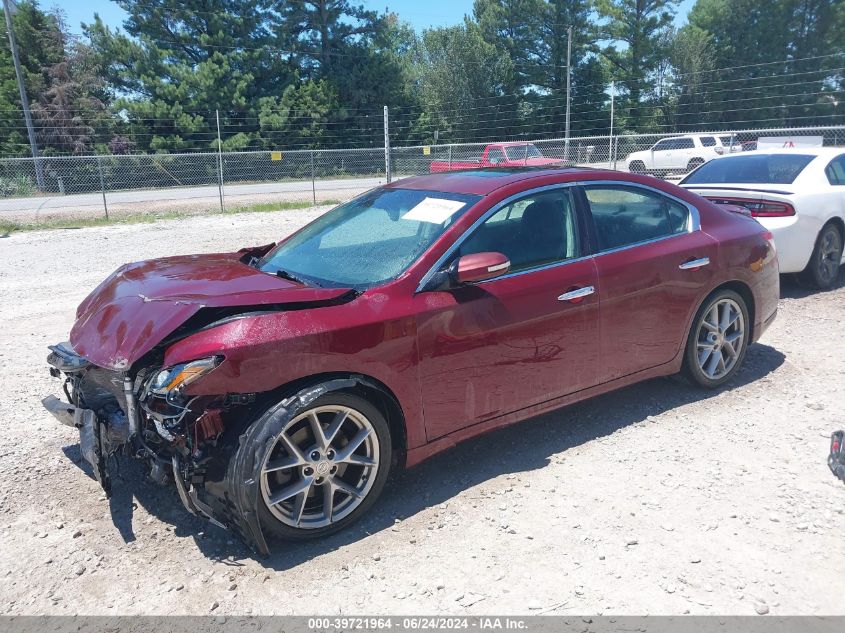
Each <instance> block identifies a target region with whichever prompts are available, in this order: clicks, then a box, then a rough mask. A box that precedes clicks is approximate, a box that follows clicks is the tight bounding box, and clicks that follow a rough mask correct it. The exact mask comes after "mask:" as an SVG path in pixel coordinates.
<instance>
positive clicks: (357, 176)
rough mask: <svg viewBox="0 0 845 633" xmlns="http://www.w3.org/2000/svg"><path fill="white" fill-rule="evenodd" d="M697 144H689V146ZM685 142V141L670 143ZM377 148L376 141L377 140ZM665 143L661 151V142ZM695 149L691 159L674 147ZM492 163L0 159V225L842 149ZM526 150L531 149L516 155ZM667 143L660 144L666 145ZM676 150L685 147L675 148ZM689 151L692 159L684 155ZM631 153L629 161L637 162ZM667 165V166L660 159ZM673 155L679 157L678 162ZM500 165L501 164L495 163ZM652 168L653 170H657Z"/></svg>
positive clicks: (559, 143)
mask: <svg viewBox="0 0 845 633" xmlns="http://www.w3.org/2000/svg"><path fill="white" fill-rule="evenodd" d="M692 136H698V137H699V139H698V140H695V141H694V142H692V141H690V140H689V139H690V138H691V137H692ZM679 139H686V140H679ZM379 141H380V142H382V141H383V139H379ZM664 142H665V143H664ZM691 142H692V144H693V146H694V147H695V148H698V147H701V144H702V142H703V143H705V144H707V146H706V147H703V148H702V149H703V150H707V151H706V152H703V153H702V154H701V155H700V156H699V155H697V154H696V155H694V154H695V152H694V151H692V150H689V149H687V150H686V153H685V152H684V151H674V152H673V151H664V150H666V149H667V148H668V150H672V149H676V150H677V149H680V150H683V149H684V148H683V147H677V148H676V147H674V146H675V145H679V144H680V145H684V144H689V143H691ZM519 143H520V144H522V146H521V147H515V148H512V149H511V150H508V149H507V148H506V149H505V151H506V152H508V155H507V156H504V157H503V158H502V160H498V159H496V160H488V158H491V159H492V158H493V157H492V156H491V157H487V156H485V149H486V148H487V147H488V146H489V145H491V144H490V143H463V144H452V145H420V146H413V147H394V148H390V149H389V150H388V151H387V152H386V150H385V149H384V147H382V146H381V145H380V146H379V147H372V148H366V149H345V150H344V149H337V150H291V151H284V150H282V151H250V152H223V153H190V154H154V155H127V156H63V157H42V158H40V159H38V160H39V163H40V167H41V169H42V172H43V182H42V186H41V187H40V188H39V187H38V186H37V184H36V183H37V178H36V169H35V167H36V166H35V161H34V160H33V159H31V158H29V159H24V158H7V159H0V220H5V221H8V222H16V223H24V224H39V223H43V222H45V221H49V220H53V219H56V218H61V219H67V220H73V219H77V218H94V217H105V218H115V217H125V216H131V215H141V214H156V215H162V214H173V213H202V212H215V211H216V212H219V211H237V210H250V209H255V210H264V209H272V208H284V207H285V206H287V207H288V208H295V207H297V206H310V205H316V204H320V203H334V202H336V201H341V200H346V199H349V198H351V197H353V196H355V195H358V194H359V193H362V192H364V191H366V190H368V189H371V188H373V187H376V186H378V185H380V184H383V183H385V182H386V181H387V178H388V173H390V174H391V176H392V178H393V179H396V178H402V177H405V176H412V175H418V174H425V173H429V172H430V171H433V170H435V169H436V170H441V171H445V170H450V169H461V168H469V167H474V166H477V167H487V166H492V165H493V164H494V163H495V164H529V165H530V164H536V163H537V162H538V159H542V158H545V159H550V160H552V161H556V162H557V164H562V165H580V166H590V167H603V168H610V169H620V170H632V171H647V172H649V173H653V174H655V175H658V176H661V177H666V178H670V179H672V178H679V177H680V176H682V175H683V174H684V173H686V172H687V171H688V170H689V168H691V167H694V166H695V165H696V164H697V163H698V162H699V161H700V160H709V159H710V158H712V157H715V156H716V155H718V154H720V153H721V154H725V153H737V152H742V151H748V150H751V149H756V148H757V147H758V145H759V146H761V147H762V146H766V147H774V146H787V147H789V146H798V147H800V146H803V145H825V146H845V126H825V127H805V128H789V129H787V128H777V129H757V130H727V131H721V132H701V133H695V134H684V135H683V136H680V135H677V134H636V135H634V134H624V135H614V136H594V137H572V138H570V139H568V140H567V139H563V138H555V139H535V140H520V141H519ZM526 143H530V144H531V145H533V146H534V147H535V148H536V150H537V151H536V152H535V151H534V150H533V149H530V150H528V149H526V147H525V144H526ZM667 143H668V145H667ZM684 147H686V146H685V145H684ZM690 152H692V153H690ZM638 153H639V154H638ZM669 155H672V156H674V157H675V159H674V160H675V162H674V163H672V161H668V162H667V160H664V159H666V157H667V156H669ZM678 156H681V157H684V156H685V157H686V158H683V159H682V160H681V162H678V158H677V157H678ZM502 161H504V162H502ZM661 161H662V162H661Z"/></svg>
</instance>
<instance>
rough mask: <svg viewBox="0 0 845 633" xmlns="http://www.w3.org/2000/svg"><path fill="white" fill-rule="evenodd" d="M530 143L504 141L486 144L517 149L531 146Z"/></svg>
mask: <svg viewBox="0 0 845 633" xmlns="http://www.w3.org/2000/svg"><path fill="white" fill-rule="evenodd" d="M533 144H534V143H532V142H531V141H505V142H504V143H487V145H501V146H502V147H518V146H522V145H533Z"/></svg>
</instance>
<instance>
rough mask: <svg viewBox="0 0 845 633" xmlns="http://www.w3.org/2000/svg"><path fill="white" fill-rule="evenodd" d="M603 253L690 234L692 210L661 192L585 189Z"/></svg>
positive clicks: (614, 187)
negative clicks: (690, 213)
mask: <svg viewBox="0 0 845 633" xmlns="http://www.w3.org/2000/svg"><path fill="white" fill-rule="evenodd" d="M584 192H585V193H586V195H587V200H588V201H589V203H590V211H591V212H592V215H593V221H594V223H595V227H596V237H597V238H598V246H599V251H608V250H611V249H614V248H620V247H622V246H629V245H631V244H638V243H640V242H647V241H649V240H655V239H658V238H661V237H668V236H670V235H676V234H679V233H686V232H687V231H688V230H689V223H690V216H689V209H687V207H686V206H684V205H683V204H681V203H680V202H676V201H675V200H672V199H671V198H667V197H665V196H662V195H660V194H659V193H657V192H654V191H649V190H647V189H641V188H638V187H626V186H624V185H622V186H620V185H588V186H586V187H584Z"/></svg>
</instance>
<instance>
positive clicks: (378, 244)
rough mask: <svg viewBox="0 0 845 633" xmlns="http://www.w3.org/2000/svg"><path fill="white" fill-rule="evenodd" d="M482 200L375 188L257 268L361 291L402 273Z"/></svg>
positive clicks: (331, 213)
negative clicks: (284, 272)
mask: <svg viewBox="0 0 845 633" xmlns="http://www.w3.org/2000/svg"><path fill="white" fill-rule="evenodd" d="M479 199H480V198H479V197H478V196H470V195H464V194H454V193H443V192H438V191H424V190H415V189H381V188H379V189H373V190H372V191H369V192H367V193H365V194H363V195H362V196H359V197H358V198H355V199H353V200H351V201H349V202H347V203H345V204H342V205H340V206H339V207H336V208H335V209H332V210H331V211H329V212H328V213H326V214H325V215H322V216H321V217H319V218H318V219H317V220H315V221H314V222H312V223H311V224H309V225H307V226H305V227H304V228H303V229H302V230H301V231H299V232H298V233H296V234H294V235H293V236H291V237H290V238H289V239H287V240H285V241H283V242H282V243H280V244H279V245H278V246H276V247H275V248H274V249H273V250H271V251H270V252H269V253H268V254H267V255H265V256H264V258H263V260H262V263H261V266H260V267H261V270H263V271H264V272H269V273H275V272H277V271H279V270H283V271H286V272H288V273H290V274H292V275H295V276H296V277H299V278H301V279H304V280H305V281H310V282H313V283H316V284H318V285H321V286H329V287H344V288H345V287H350V288H356V289H365V288H370V287H372V286H375V285H378V284H380V283H384V282H385V281H388V280H390V279H394V278H396V277H397V276H399V275H401V274H402V273H403V272H404V271H405V270H407V268H408V267H409V266H410V265H411V264H412V263H413V262H414V261H415V260H416V259H417V258H418V257H419V256H420V255H421V254H422V253H423V252H424V251H425V250H426V249H427V248H429V247H430V246H431V245H432V244H433V243H434V242H435V240H436V239H437V238H438V237H440V236H441V235H442V234H443V232H444V231H446V229H448V228H449V227H450V226H451V225H452V224H453V223H454V222H455V221H457V219H458V218H460V217H461V216H462V215H463V214H464V213H466V211H467V210H468V209H469V208H471V207H472V205H473V204H475V203H476V202H477V201H478V200H479Z"/></svg>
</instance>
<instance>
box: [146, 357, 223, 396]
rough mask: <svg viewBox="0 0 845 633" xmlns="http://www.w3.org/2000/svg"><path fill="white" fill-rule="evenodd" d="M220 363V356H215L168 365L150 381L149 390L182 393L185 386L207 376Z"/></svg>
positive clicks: (160, 394)
mask: <svg viewBox="0 0 845 633" xmlns="http://www.w3.org/2000/svg"><path fill="white" fill-rule="evenodd" d="M219 364H220V358H219V357H217V356H213V357H211V358H203V359H200V360H195V361H191V362H190V363H181V364H179V365H174V366H173V367H166V368H165V369H162V370H161V371H159V372H158V373H157V374H156V375H155V376H153V379H152V380H151V381H150V383H149V387H148V389H149V392H150V393H152V394H153V395H156V396H159V397H161V396H164V397H168V396H171V395H175V394H178V393H181V392H182V391H183V390H184V388H185V387H187V386H188V385H190V384H192V383H194V382H196V381H197V380H199V379H200V378H202V377H203V376H205V375H206V374H207V373H208V372H210V371H211V370H212V369H214V368H215V367H217V365H219Z"/></svg>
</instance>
